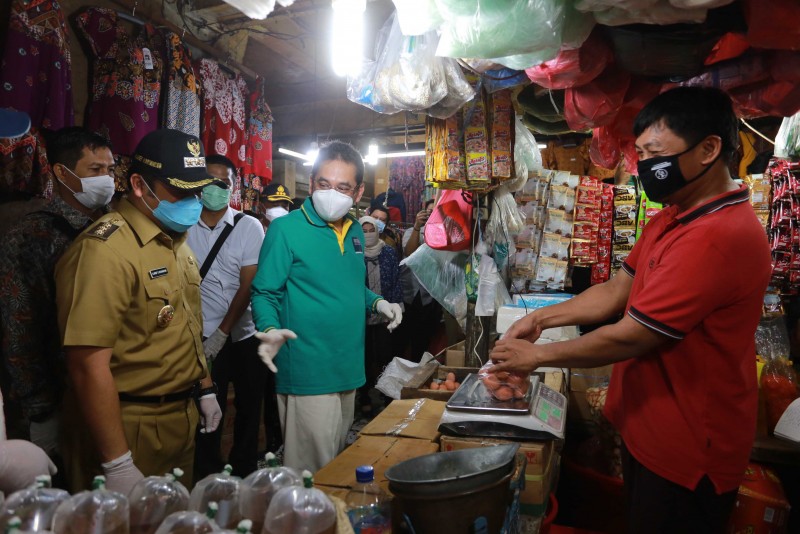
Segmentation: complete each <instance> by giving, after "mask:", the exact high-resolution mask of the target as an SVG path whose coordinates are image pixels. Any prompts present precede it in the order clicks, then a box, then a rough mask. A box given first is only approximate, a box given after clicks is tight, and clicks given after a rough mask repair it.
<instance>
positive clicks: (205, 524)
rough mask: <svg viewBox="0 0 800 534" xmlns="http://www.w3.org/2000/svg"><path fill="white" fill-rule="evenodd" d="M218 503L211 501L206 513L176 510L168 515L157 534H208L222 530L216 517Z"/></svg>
mask: <svg viewBox="0 0 800 534" xmlns="http://www.w3.org/2000/svg"><path fill="white" fill-rule="evenodd" d="M217 511H218V508H217V503H215V502H214V501H211V502H209V503H208V505H207V506H206V511H205V513H204V514H201V513H200V512H194V511H189V512H175V513H173V514H170V515H168V516H167V518H166V519H165V520H164V522H163V523H161V526H160V527H158V530H156V534H206V533H209V532H222V529H221V528H219V525H217V523H216V521H215V520H214V518H215V517H216V515H217Z"/></svg>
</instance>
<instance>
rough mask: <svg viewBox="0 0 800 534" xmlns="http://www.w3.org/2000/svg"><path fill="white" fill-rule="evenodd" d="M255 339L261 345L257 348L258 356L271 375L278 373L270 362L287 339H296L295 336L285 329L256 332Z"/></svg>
mask: <svg viewBox="0 0 800 534" xmlns="http://www.w3.org/2000/svg"><path fill="white" fill-rule="evenodd" d="M256 339H258V340H259V341H260V342H261V344H260V345H259V346H258V356H259V357H260V358H261V361H262V362H264V365H266V366H267V367H268V368H269V370H270V371H272V372H273V373H277V372H278V368H277V367H275V364H274V363H272V360H273V359H274V358H275V356H276V355H277V354H278V351H279V350H281V347H282V346H283V344H284V343H286V341H287V340H289V339H297V334H295V333H294V332H292V331H291V330H286V329H285V328H281V329H276V330H270V331H269V332H257V333H256Z"/></svg>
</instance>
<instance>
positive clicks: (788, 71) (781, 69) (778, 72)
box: [769, 50, 800, 82]
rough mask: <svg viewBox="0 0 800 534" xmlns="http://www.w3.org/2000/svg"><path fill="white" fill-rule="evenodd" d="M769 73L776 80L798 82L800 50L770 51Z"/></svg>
mask: <svg viewBox="0 0 800 534" xmlns="http://www.w3.org/2000/svg"><path fill="white" fill-rule="evenodd" d="M769 74H770V76H772V79H773V80H775V81H776V82H800V52H789V51H787V50H772V51H770V53H769Z"/></svg>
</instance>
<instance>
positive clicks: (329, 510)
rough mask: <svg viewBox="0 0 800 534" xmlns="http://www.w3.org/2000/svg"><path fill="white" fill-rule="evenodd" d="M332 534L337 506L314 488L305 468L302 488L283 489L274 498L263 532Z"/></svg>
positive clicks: (270, 533)
mask: <svg viewBox="0 0 800 534" xmlns="http://www.w3.org/2000/svg"><path fill="white" fill-rule="evenodd" d="M288 532H292V533H293V534H333V533H334V532H336V508H335V507H334V505H333V503H332V502H331V500H330V499H329V498H328V496H327V495H325V493H323V492H322V491H320V490H318V489H316V488H315V487H314V479H313V478H312V476H311V473H309V472H308V471H303V487H295V486H290V487H287V488H283V489H281V490H279V491H278V493H276V494H275V496H273V497H272V502H271V503H270V505H269V509H267V516H266V518H265V519H264V530H263V532H262V534H285V533H288Z"/></svg>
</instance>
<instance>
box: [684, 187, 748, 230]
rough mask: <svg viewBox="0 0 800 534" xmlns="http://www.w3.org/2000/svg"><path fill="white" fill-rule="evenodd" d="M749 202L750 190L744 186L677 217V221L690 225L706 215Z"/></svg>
mask: <svg viewBox="0 0 800 534" xmlns="http://www.w3.org/2000/svg"><path fill="white" fill-rule="evenodd" d="M749 200H750V190H749V189H748V188H747V186H746V185H742V186H741V187H739V188H738V189H734V190H733V191H727V192H725V193H722V194H721V195H717V196H715V197H714V198H712V199H711V200H709V201H708V202H706V203H705V204H701V205H699V206H696V207H694V208H692V209H690V210H688V211H684V212H682V213H680V214H678V215H676V216H675V220H676V221H677V222H679V223H681V224H684V225H685V224H689V223H690V222H692V221H695V220H697V219H699V218H700V217H702V216H704V215H708V214H710V213H714V212H716V211H719V210H721V209H725V208H727V207H728V206H733V205H735V204H741V203H742V202H748V201H749Z"/></svg>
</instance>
